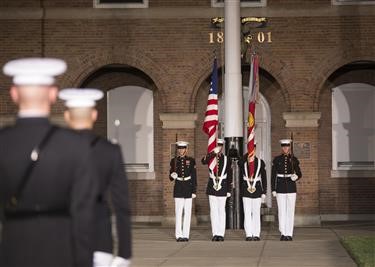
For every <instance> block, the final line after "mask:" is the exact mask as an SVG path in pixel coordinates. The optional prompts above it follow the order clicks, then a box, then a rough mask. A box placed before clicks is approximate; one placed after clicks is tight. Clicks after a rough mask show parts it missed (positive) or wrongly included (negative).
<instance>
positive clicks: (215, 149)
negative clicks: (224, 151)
mask: <svg viewBox="0 0 375 267" xmlns="http://www.w3.org/2000/svg"><path fill="white" fill-rule="evenodd" d="M220 149H221V147H219V146H217V147H215V148H214V150H213V151H214V152H215V154H217V153H219V152H220Z"/></svg>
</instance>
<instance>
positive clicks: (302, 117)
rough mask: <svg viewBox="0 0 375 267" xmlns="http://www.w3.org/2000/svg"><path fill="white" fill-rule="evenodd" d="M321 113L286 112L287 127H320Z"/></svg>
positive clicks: (284, 117) (284, 115) (284, 114)
mask: <svg viewBox="0 0 375 267" xmlns="http://www.w3.org/2000/svg"><path fill="white" fill-rule="evenodd" d="M321 116H322V114H321V112H284V113H283V119H284V120H285V127H287V128H290V127H313V128H316V127H318V126H319V119H320V118H321Z"/></svg>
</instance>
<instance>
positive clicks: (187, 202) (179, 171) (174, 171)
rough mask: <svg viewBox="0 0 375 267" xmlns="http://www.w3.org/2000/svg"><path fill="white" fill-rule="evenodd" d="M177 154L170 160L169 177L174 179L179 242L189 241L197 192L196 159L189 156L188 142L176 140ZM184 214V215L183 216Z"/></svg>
mask: <svg viewBox="0 0 375 267" xmlns="http://www.w3.org/2000/svg"><path fill="white" fill-rule="evenodd" d="M176 146H177V147H176V148H177V151H178V152H177V154H176V156H175V157H174V158H173V159H172V160H171V162H170V169H169V179H170V181H174V189H173V197H174V200H175V213H176V228H175V235H176V241H177V242H186V241H189V236H190V222H191V206H192V199H193V198H195V197H196V192H197V171H196V164H195V159H194V158H192V157H189V156H187V149H188V142H185V141H178V142H176ZM182 214H184V217H183V216H182Z"/></svg>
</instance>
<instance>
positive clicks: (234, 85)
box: [224, 0, 243, 229]
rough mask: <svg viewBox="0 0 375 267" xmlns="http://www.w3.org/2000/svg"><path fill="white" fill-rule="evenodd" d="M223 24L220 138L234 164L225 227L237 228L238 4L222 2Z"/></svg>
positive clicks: (240, 111) (240, 118) (233, 0)
mask: <svg viewBox="0 0 375 267" xmlns="http://www.w3.org/2000/svg"><path fill="white" fill-rule="evenodd" d="M224 12H225V14H224V20H225V38H224V42H225V43H224V44H225V92H224V103H225V106H224V125H225V128H224V136H225V143H226V145H225V150H226V154H227V155H228V157H229V158H230V159H231V161H232V162H233V163H234V164H232V167H233V176H232V177H233V191H232V197H231V198H230V199H229V201H228V203H229V204H228V207H227V226H228V228H230V229H239V228H241V222H242V220H241V216H240V215H241V213H242V209H241V202H240V190H239V188H240V186H239V185H240V180H239V169H238V164H236V163H237V161H238V159H239V158H240V157H241V156H242V154H243V153H242V152H243V148H242V146H243V103H242V101H243V100H242V99H243V98H242V75H241V35H240V34H241V24H240V19H241V17H240V0H231V1H224Z"/></svg>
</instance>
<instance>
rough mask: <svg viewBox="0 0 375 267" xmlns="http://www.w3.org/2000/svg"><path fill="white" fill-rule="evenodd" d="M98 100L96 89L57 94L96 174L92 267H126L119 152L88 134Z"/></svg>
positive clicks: (125, 196)
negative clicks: (85, 144)
mask: <svg viewBox="0 0 375 267" xmlns="http://www.w3.org/2000/svg"><path fill="white" fill-rule="evenodd" d="M102 97H103V92H102V91H100V90H98V89H87V88H86V89H78V88H69V89H64V90H62V91H60V93H59V98H60V99H62V100H65V105H66V106H67V110H66V111H65V113H64V117H65V120H66V122H67V124H68V125H69V127H70V128H72V129H75V130H77V131H78V132H79V133H80V134H81V135H83V136H84V137H86V138H87V139H88V140H89V141H90V144H91V147H92V152H93V157H94V161H95V166H96V170H97V173H98V178H99V190H98V196H97V203H96V204H97V205H96V209H95V235H94V238H95V243H94V244H95V252H94V267H99V266H100V267H101V266H111V267H126V266H129V264H130V257H131V235H130V232H131V225H130V208H129V193H128V181H127V177H126V175H125V171H124V167H123V158H122V153H121V148H120V146H119V145H117V144H112V143H110V142H108V141H107V140H106V139H104V138H102V137H99V136H97V135H95V134H94V133H93V131H92V129H93V127H94V123H95V121H96V118H97V110H96V109H95V104H96V102H95V101H97V100H99V99H101V98H102ZM111 218H113V219H114V221H112V220H111ZM115 249H116V250H117V251H115Z"/></svg>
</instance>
